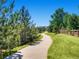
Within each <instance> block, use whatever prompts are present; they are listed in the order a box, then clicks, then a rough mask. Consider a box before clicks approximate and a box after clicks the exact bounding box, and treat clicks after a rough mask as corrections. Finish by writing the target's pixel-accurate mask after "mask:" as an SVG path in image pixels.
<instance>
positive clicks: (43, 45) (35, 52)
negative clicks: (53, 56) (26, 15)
mask: <svg viewBox="0 0 79 59" xmlns="http://www.w3.org/2000/svg"><path fill="white" fill-rule="evenodd" d="M42 35H43V38H42V41H41V42H40V43H39V44H36V45H31V46H28V47H26V48H24V49H22V50H20V51H19V52H20V54H21V55H23V56H22V58H21V59H47V53H48V48H49V47H50V45H51V43H52V40H51V38H50V37H49V36H47V35H45V34H42Z"/></svg>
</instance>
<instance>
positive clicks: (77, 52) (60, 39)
mask: <svg viewBox="0 0 79 59" xmlns="http://www.w3.org/2000/svg"><path fill="white" fill-rule="evenodd" d="M48 35H50V36H51V38H52V39H53V44H52V45H51V47H50V49H49V52H48V59H79V38H78V37H74V36H69V35H64V34H57V35H55V34H53V33H48Z"/></svg>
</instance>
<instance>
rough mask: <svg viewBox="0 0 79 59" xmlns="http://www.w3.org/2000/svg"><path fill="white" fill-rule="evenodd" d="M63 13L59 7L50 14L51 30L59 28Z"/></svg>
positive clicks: (54, 30) (61, 23)
mask: <svg viewBox="0 0 79 59" xmlns="http://www.w3.org/2000/svg"><path fill="white" fill-rule="evenodd" d="M64 15H65V12H64V10H63V9H62V8H59V9H57V10H56V11H55V13H54V14H53V15H51V18H52V20H51V21H50V25H49V28H50V31H52V32H57V33H58V32H59V30H60V29H61V28H62V26H63V17H64Z"/></svg>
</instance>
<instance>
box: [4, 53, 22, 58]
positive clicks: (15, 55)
mask: <svg viewBox="0 0 79 59" xmlns="http://www.w3.org/2000/svg"><path fill="white" fill-rule="evenodd" d="M22 57H23V55H21V52H17V53H15V54H13V55H11V56H8V57H6V58H4V59H22Z"/></svg>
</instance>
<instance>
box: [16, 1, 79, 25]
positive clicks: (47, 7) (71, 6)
mask: <svg viewBox="0 0 79 59" xmlns="http://www.w3.org/2000/svg"><path fill="white" fill-rule="evenodd" d="M23 5H24V6H25V7H26V8H28V10H29V13H30V15H31V17H32V20H33V21H34V23H36V25H37V26H47V25H49V20H51V17H50V15H51V14H53V13H54V11H55V10H56V9H57V8H64V10H65V11H66V12H69V13H76V14H78V13H79V7H78V6H79V0H16V1H15V10H17V9H18V10H19V9H20V8H21V7H22V6H23Z"/></svg>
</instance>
